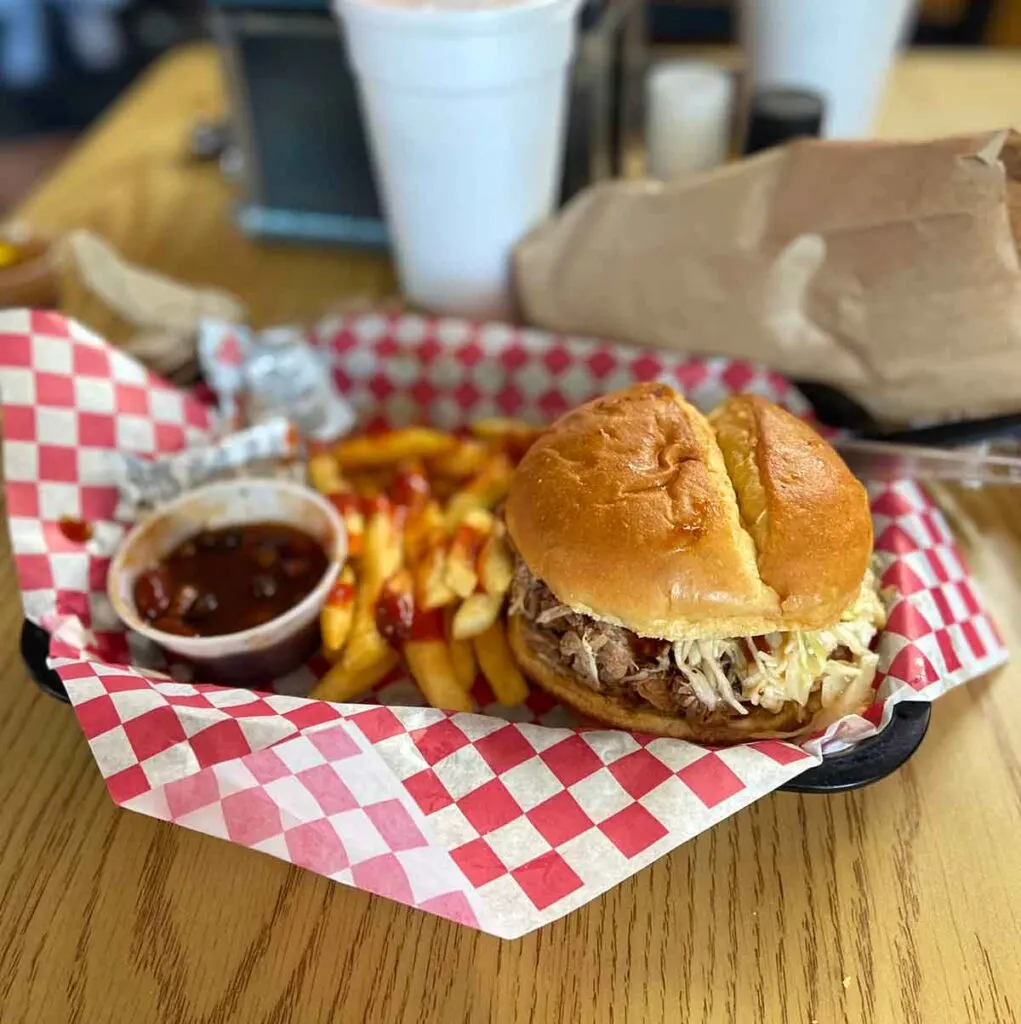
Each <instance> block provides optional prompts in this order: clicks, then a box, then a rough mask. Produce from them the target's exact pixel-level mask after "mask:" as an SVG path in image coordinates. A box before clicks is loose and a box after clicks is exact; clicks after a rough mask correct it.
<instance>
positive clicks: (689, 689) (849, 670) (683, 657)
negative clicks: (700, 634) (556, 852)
mask: <svg viewBox="0 0 1021 1024" xmlns="http://www.w3.org/2000/svg"><path fill="white" fill-rule="evenodd" d="M511 611H513V612H520V613H521V614H522V616H523V617H524V618H525V620H526V621H527V622H528V623H529V640H530V642H531V643H532V646H533V648H534V649H535V650H536V651H537V652H538V653H539V655H540V656H541V657H542V658H543V659H544V660H546V661H547V662H548V663H549V664H550V665H551V666H552V667H554V668H556V669H557V670H559V671H564V670H566V671H568V672H569V673H571V674H572V675H574V676H575V677H577V678H578V679H579V680H581V681H582V682H583V683H585V685H586V686H589V687H591V688H592V689H593V690H596V691H597V692H599V693H606V694H611V695H613V696H616V697H618V698H620V699H623V700H625V701H627V702H630V703H633V704H649V705H652V707H655V708H658V709H659V710H661V711H666V712H669V713H672V714H683V715H688V716H697V717H702V718H707V719H708V718H725V717H732V716H734V715H745V714H747V713H748V708H749V706H754V705H761V706H763V707H765V708H767V709H769V710H772V711H779V710H780V709H781V708H782V707H783V706H784V704H786V703H787V702H789V701H792V700H793V701H796V702H797V703H799V704H800V705H802V706H804V704H805V703H806V702H807V700H808V698H809V695H810V694H811V693H812V691H813V690H815V689H819V688H821V691H822V692H821V699H822V703H823V704H824V705H826V704H827V703H828V702H829V701H830V700H831V699H835V697H836V696H837V695H839V692H840V691H841V690H842V689H843V688H844V686H845V685H846V683H847V681H848V680H849V679H851V678H853V677H857V675H858V674H859V673H860V672H861V671H862V670H863V668H865V667H872V665H873V664H874V660H875V655H874V654H872V653H871V651H870V650H869V646H870V644H871V642H872V639H873V637H874V636H875V634H876V631H877V629H878V628H880V627H881V626H882V625H883V622H884V621H885V610H884V608H883V605H882V603H881V602H880V600H879V597H878V594H877V593H876V588H875V582H874V579H873V577H872V574H871V573H867V574H866V577H865V580H863V582H862V588H861V592H860V594H859V596H858V599H857V600H856V601H855V603H854V604H853V605H852V607H851V608H850V609H848V611H847V613H845V615H844V617H843V619H842V621H841V622H840V623H838V624H837V625H836V626H834V627H833V628H832V629H830V630H824V631H820V632H813V633H771V634H769V635H767V636H765V637H737V638H733V639H727V640H679V641H676V642H674V643H670V642H669V641H666V640H656V639H649V638H645V637H640V636H638V635H637V634H635V633H632V632H631V631H630V630H627V629H625V628H624V627H622V626H616V625H613V624H612V623H608V622H601V621H599V620H598V619H593V618H591V617H589V616H587V615H582V614H580V613H578V612H574V611H572V610H571V609H570V608H569V607H568V606H567V605H565V604H562V603H561V602H560V601H558V600H557V598H556V596H555V595H554V594H553V592H552V591H551V590H550V589H549V588H548V587H547V586H546V585H545V583H543V582H542V581H541V580H539V579H537V578H536V577H535V576H533V575H532V573H531V572H530V571H529V569H528V567H527V566H526V565H525V563H524V561H523V560H522V559H521V558H518V560H517V563H516V567H515V574H514V583H513V586H512V589H511ZM870 659H871V660H870Z"/></svg>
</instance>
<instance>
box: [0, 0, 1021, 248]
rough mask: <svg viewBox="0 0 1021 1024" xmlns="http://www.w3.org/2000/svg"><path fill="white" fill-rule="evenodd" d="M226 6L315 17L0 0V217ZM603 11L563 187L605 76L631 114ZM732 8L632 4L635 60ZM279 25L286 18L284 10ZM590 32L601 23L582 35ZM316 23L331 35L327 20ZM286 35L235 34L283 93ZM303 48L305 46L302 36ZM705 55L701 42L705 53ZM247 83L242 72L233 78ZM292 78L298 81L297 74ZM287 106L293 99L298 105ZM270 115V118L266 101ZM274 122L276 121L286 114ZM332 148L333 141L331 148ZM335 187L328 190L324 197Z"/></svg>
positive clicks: (367, 197) (581, 81)
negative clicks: (134, 84)
mask: <svg viewBox="0 0 1021 1024" xmlns="http://www.w3.org/2000/svg"><path fill="white" fill-rule="evenodd" d="M891 2H895V3H900V2H901V0H891ZM833 4H834V0H827V2H826V3H822V4H820V5H821V6H824V7H831V6H833ZM228 6H232V7H233V8H234V10H235V12H237V11H240V10H242V9H243V8H244V7H246V6H247V7H249V8H252V9H256V8H261V9H262V10H261V14H262V16H263V17H264V18H265V19H267V20H266V21H264V23H263V24H264V26H265V25H268V24H271V23H276V24H278V22H276V21H275V19H276V18H277V17H278V16H279V15H280V14H281V12H283V13H285V14H286V15H288V16H290V17H291V18H292V19H297V18H298V16H299V14H300V9H301V8H304V11H305V15H306V16H307V15H308V12H309V11H312V12H317V11H318V12H320V14H322V15H323V17H324V18H325V17H328V16H327V15H325V8H326V4H325V0H273V2H268V0H248V2H247V4H246V3H245V2H242V0H233V2H232V0H0V216H2V215H3V213H4V211H5V210H10V209H12V208H13V206H14V205H15V204H16V203H17V202H18V201H20V200H21V199H22V198H23V197H24V196H25V194H26V193H27V192H28V190H29V189H30V188H31V187H32V186H33V185H34V184H35V183H37V182H38V181H40V180H41V179H42V178H43V177H45V175H46V174H47V173H48V172H49V171H50V170H51V169H52V168H53V167H54V166H56V164H57V163H58V162H59V161H60V160H61V159H62V157H63V156H64V154H65V153H66V152H67V150H68V149H69V148H70V145H71V144H72V143H73V141H74V139H75V138H76V137H77V135H78V134H79V133H80V132H81V131H82V130H83V129H84V128H86V127H87V126H88V125H89V124H91V123H92V122H93V121H94V120H95V119H96V118H97V117H98V116H99V115H100V114H101V113H102V112H103V111H104V110H105V109H106V108H107V107H108V106H109V104H110V103H111V102H112V101H113V100H114V99H115V98H116V97H117V96H118V95H119V94H120V93H121V92H122V91H123V90H124V89H125V88H126V87H127V86H128V85H129V84H130V83H131V81H132V80H133V79H134V78H135V77H136V76H137V75H138V73H139V72H140V71H142V70H143V69H144V68H145V67H146V66H147V65H148V64H149V63H150V62H151V61H152V60H153V59H154V58H155V57H157V56H159V55H160V54H162V53H163V52H165V51H167V50H169V49H171V48H173V47H174V46H175V45H177V44H179V43H182V42H186V41H189V40H194V39H198V38H202V37H204V36H206V35H208V34H209V21H210V18H209V10H210V9H214V8H215V9H224V8H227V7H228ZM612 7H613V4H612V3H609V2H607V0H594V2H590V3H589V4H588V5H587V6H586V13H585V15H584V18H585V19H587V21H586V24H585V25H584V26H583V29H585V30H586V31H583V39H584V42H583V44H582V46H581V51H580V53H581V59H580V61H579V65H578V68H579V71H578V74H576V76H575V95H574V96H573V97H572V108H573V109H574V111H575V115H576V116H575V117H574V118H572V122H571V126H570V129H569V137H568V156H567V165H568V171H569V173H568V175H567V176H566V177H565V183H564V192H565V194H571V193H572V192H574V191H576V190H577V188H578V187H580V186H581V185H583V184H584V183H585V181H586V180H588V178H589V177H590V176H593V177H599V176H603V175H606V174H615V173H619V172H620V169H621V168H620V167H619V166H618V163H619V160H618V158H617V157H616V156H614V154H617V153H619V151H620V150H619V147H620V141H621V140H620V138H619V124H618V125H617V126H614V123H613V122H611V121H607V120H606V119H605V117H604V116H603V114H601V113H599V112H600V111H601V110H602V111H604V112H605V110H606V109H607V103H608V97H607V83H609V87H610V89H611V90H612V91H613V93H614V94H615V95H618V96H619V95H620V94H621V92H622V91H627V90H630V93H629V98H628V99H626V100H624V101H623V104H624V107H623V117H624V119H625V123H626V122H627V118H631V120H632V123H633V122H634V119H635V118H636V117H637V116H638V114H639V113H640V107H641V101H640V95H641V81H640V76H638V79H637V81H632V78H631V76H629V75H628V74H624V75H622V74H621V68H622V67H623V66H624V65H623V64H622V62H621V47H622V46H624V45H625V44H624V43H623V41H622V38H621V36H620V35H619V34H617V33H616V32H614V31H605V28H606V26H608V25H609V24H610V22H611V21H612V20H613V19H612V18H609V17H608V16H607V12H608V11H609V10H610V9H611V8H612ZM619 8H620V5H619V4H618V5H617V9H618V10H619ZM739 8H740V0H644V4H643V5H642V7H641V8H640V10H641V14H642V20H644V24H645V29H646V31H647V38H648V41H649V44H650V48H649V51H648V54H647V56H648V59H649V60H658V59H659V58H660V56H663V57H665V58H668V59H669V58H673V57H675V56H676V55H677V51H676V50H675V49H674V47H676V46H680V47H683V48H684V49H683V52H682V55H683V56H692V55H695V56H696V57H697V59H703V58H702V56H701V55H699V54H698V53H697V51H698V49H700V48H703V47H706V46H709V47H715V46H719V45H724V46H727V45H730V46H732V45H733V44H734V43H735V42H736V41H737V39H738V37H739ZM292 24H293V25H295V26H298V22H297V20H294V21H292ZM306 24H308V23H307V22H306ZM594 28H596V29H597V28H603V29H604V31H591V30H592V29H594ZM328 31H329V32H331V33H334V30H333V29H332V26H331V27H330V28H329V30H328ZM295 34H296V33H295V32H293V31H291V32H290V42H287V38H286V36H287V34H286V33H285V34H283V35H281V34H278V35H276V36H274V35H273V33H272V32H271V33H270V36H269V38H268V39H267V38H266V36H265V32H264V33H263V38H262V40H261V42H260V41H257V40H255V39H254V38H248V39H246V41H245V42H244V45H243V50H244V53H243V58H244V61H245V62H246V63H252V64H253V65H256V66H258V67H259V68H260V69H261V73H262V74H263V75H264V76H265V77H264V79H263V80H262V81H263V85H264V86H267V87H272V82H273V81H274V79H278V78H279V77H280V76H281V75H283V76H284V78H285V79H290V81H289V84H288V89H289V90H293V93H294V94H295V95H296V94H297V93H299V92H300V91H301V86H300V81H299V76H289V75H287V70H288V68H289V67H290V68H294V67H295V64H294V63H293V62H289V56H288V54H289V53H290V54H291V55H292V56H293V52H294V48H295V47H298V46H299V44H298V43H297V42H295V40H294V35H295ZM297 34H299V35H300V32H299V33H297ZM906 37H907V38H908V39H909V40H910V42H911V43H912V44H920V45H937V46H953V47H978V46H1021V0H920V2H919V4H918V7H917V13H916V17H915V19H914V24H913V25H912V26H910V28H909V30H908V32H907V33H906ZM222 38H223V37H221V39H222ZM239 45H240V44H239ZM301 45H302V46H306V44H301ZM335 45H336V39H335V33H334V34H333V35H331V36H330V37H329V38H327V37H326V35H323V36H322V37H321V39H320V42H319V49H320V52H319V54H318V55H317V56H314V60H313V63H314V64H315V66H316V67H315V68H310V69H309V71H310V72H314V74H319V73H321V72H323V71H324V69H325V70H328V71H329V73H331V74H332V75H333V76H334V78H335V77H336V75H337V74H338V69H337V65H336V64H335V63H333V61H334V55H335V53H336V49H335ZM288 48H290V50H288ZM305 52H306V55H307V54H308V52H309V50H308V47H307V46H306V50H305ZM719 53H720V51H718V50H717V51H715V52H714V54H713V57H712V59H716V57H717V56H718V55H719ZM735 54H736V51H731V54H730V56H728V57H725V58H723V62H724V63H726V64H727V66H730V67H733V66H736V64H737V59H736V56H735ZM316 68H318V69H319V70H318V71H317V70H316ZM607 69H609V71H608V74H607V73H606V71H607ZM314 74H313V77H312V81H314V80H315V78H314ZM250 79H251V76H250V75H248V74H246V75H245V80H246V81H247V80H250ZM304 80H305V82H306V87H307V82H308V81H309V78H308V76H304ZM274 88H275V87H274ZM307 95H308V94H307V92H306V96H307ZM251 98H254V96H253V97H251ZM331 102H332V107H333V109H332V111H331V112H330V113H329V116H330V117H332V118H333V119H334V120H337V119H338V118H343V117H347V118H349V119H353V118H356V117H357V116H358V115H357V111H356V104H355V103H354V96H353V93H349V94H348V96H347V100H346V101H345V100H344V93H343V92H341V91H338V92H336V93H335V94H334V97H333V100H332V101H331ZM345 102H347V104H348V106H347V107H344V103H345ZM236 104H237V98H236V97H235V105H236ZM306 106H308V105H307V104H306ZM317 106H319V104H311V107H310V108H309V109H306V110H305V111H304V115H303V116H306V117H311V116H312V115H313V113H314V109H315V108H316V107H317ZM341 108H343V109H341ZM260 109H263V110H265V109H267V108H265V107H262V108H260ZM301 109H302V108H301V105H300V104H299V106H298V110H299V111H301ZM345 110H346V111H347V113H345ZM352 111H354V112H352ZM737 113H739V112H736V113H735V116H737ZM270 114H271V115H273V110H272V109H270ZM285 114H286V104H283V105H280V106H278V107H277V108H276V114H275V115H274V116H277V117H279V116H283V115H285ZM582 115H584V116H582ZM271 119H272V117H271ZM278 127H280V126H279V125H278ZM282 127H283V128H284V129H286V128H287V127H288V125H287V123H286V121H285V123H284V125H283V126H282ZM206 129H207V130H206V131H205V134H203V133H202V132H200V133H199V138H198V139H197V140H196V147H197V149H198V150H199V151H203V152H205V154H206V155H207V156H208V155H213V156H217V155H219V154H220V153H221V151H223V150H224V147H225V143H226V142H227V141H228V139H226V138H225V137H224V133H223V131H222V126H221V125H212V126H206ZM349 141H350V140H349ZM342 142H343V140H341V142H340V143H338V142H336V140H335V141H334V142H333V143H330V146H326V144H325V142H324V143H323V145H324V148H326V149H329V148H330V147H331V146H332V147H333V148H336V147H337V145H341V144H342ZM343 155H344V156H345V157H347V158H350V159H349V161H348V168H349V170H348V176H347V177H346V178H345V180H344V186H343V187H344V188H349V189H350V193H351V194H350V196H349V197H347V198H346V199H345V200H344V201H345V203H346V202H347V200H348V199H351V200H352V207H353V208H354V209H356V210H357V209H358V208H359V205H360V206H361V208H362V209H363V211H364V212H365V217H364V220H365V222H367V223H374V224H375V225H376V227H375V228H374V230H375V233H376V234H377V235H379V234H381V232H380V230H379V227H378V219H375V217H376V213H377V212H378V211H376V210H375V209H374V208H373V204H374V202H375V199H374V195H373V191H372V188H371V178H370V175H369V173H368V166H367V159H366V155H365V154H364V152H363V153H362V156H361V158H360V160H359V159H354V158H353V157H352V156H351V154H350V153H346V152H345V154H343ZM286 156H287V154H286V147H283V146H277V147H274V148H273V150H272V151H271V152H265V153H263V154H262V155H261V159H262V160H263V162H264V163H266V164H267V166H269V167H270V169H271V171H273V172H274V173H273V176H272V182H273V183H277V182H278V181H280V180H281V177H286V176H285V175H284V176H281V175H279V174H278V173H277V172H279V170H280V168H279V167H278V166H277V164H279V163H280V162H281V161H283V163H284V164H286V163H287V159H286ZM340 156H341V154H340V153H339V151H338V152H336V153H333V156H332V158H333V159H335V160H336V159H339V158H340ZM354 156H355V157H357V154H354ZM608 160H610V161H611V163H610V165H609V166H608V164H607V161H608ZM593 161H594V162H593ZM223 166H224V167H225V168H226V169H227V170H228V171H229V172H230V173H231V174H233V175H236V176H243V175H244V173H245V167H244V165H243V161H242V160H241V159H240V158H239V149H238V148H236V147H233V146H230V145H226V151H225V152H224V153H223ZM359 167H360V171H359ZM265 184H266V188H267V193H268V192H270V191H272V189H271V188H270V179H269V177H267V180H266V182H265ZM322 185H323V181H322V180H319V181H318V184H317V183H316V182H315V181H313V180H312V179H309V180H307V181H305V182H304V184H302V186H301V187H302V188H305V189H313V191H314V190H315V188H318V189H319V191H320V193H321V190H322ZM275 187H276V184H274V185H273V188H275ZM340 191H342V189H338V190H337V192H336V193H335V194H334V195H332V196H331V201H332V202H333V203H334V205H336V204H337V203H338V195H339V193H340ZM269 200H272V201H267V202H266V203H265V204H264V206H266V207H267V208H269V207H272V206H275V205H279V203H277V196H276V195H275V194H274V195H272V196H269ZM288 202H289V203H291V205H292V208H294V206H295V204H296V203H297V206H299V207H300V205H301V203H305V205H306V206H308V205H311V207H312V208H314V209H320V208H323V200H322V196H321V194H317V195H315V196H312V197H311V198H310V197H308V196H304V197H302V196H293V195H292V196H289V197H288ZM270 233H272V232H270Z"/></svg>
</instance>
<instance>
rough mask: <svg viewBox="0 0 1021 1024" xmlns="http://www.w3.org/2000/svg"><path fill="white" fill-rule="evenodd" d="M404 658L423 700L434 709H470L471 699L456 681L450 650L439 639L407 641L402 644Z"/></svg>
mask: <svg viewBox="0 0 1021 1024" xmlns="http://www.w3.org/2000/svg"><path fill="white" fill-rule="evenodd" d="M404 660H405V661H406V662H407V663H408V668H409V669H410V670H411V674H412V676H414V678H415V682H416V683H418V686H419V689H420V690H421V691H422V693H424V694H425V699H426V700H427V701H429V703H430V704H431V705H432V706H433V707H434V708H442V709H443V710H444V711H471V710H472V702H471V698H470V697H469V696H468V694H467V693H466V692H465V690H464V687H462V686H461V684H460V683H459V682H458V678H457V675H456V674H455V673H454V666H453V664H452V663H451V660H450V650H449V649H448V647H447V645H446V644H445V643H444V642H443V640H441V639H436V640H409V641H408V642H407V643H406V644H405V645H404Z"/></svg>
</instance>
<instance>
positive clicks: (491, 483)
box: [446, 453, 514, 532]
mask: <svg viewBox="0 0 1021 1024" xmlns="http://www.w3.org/2000/svg"><path fill="white" fill-rule="evenodd" d="M513 475H514V466H513V465H512V464H511V461H510V459H509V458H507V456H506V455H504V454H503V453H499V454H497V455H494V456H492V457H491V458H490V459H489V460H488V461H487V462H486V465H485V466H484V467H483V469H482V470H481V472H479V473H478V474H477V475H476V476H475V477H474V478H473V479H472V480H471V481H470V482H469V483H468V484H467V485H466V486H465V487H464V488H463V489H462V490H460V491H458V492H457V493H456V494H454V495H453V496H452V497H451V499H450V501H449V502H448V503H447V512H446V519H447V529H448V530H450V531H451V532H453V531H454V530H455V529H456V528H457V527H458V526H459V525H460V524H461V523H462V522H463V521H464V519H465V517H466V516H467V515H468V514H469V513H470V512H471V511H473V510H474V509H490V508H493V506H494V505H497V504H499V502H501V501H503V499H504V498H505V497H506V496H507V491H508V490H509V489H510V482H511V477H512V476H513Z"/></svg>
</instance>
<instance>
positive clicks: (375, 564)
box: [341, 499, 404, 672]
mask: <svg viewBox="0 0 1021 1024" xmlns="http://www.w3.org/2000/svg"><path fill="white" fill-rule="evenodd" d="M403 555H404V551H403V547H402V544H401V537H400V531H399V530H398V529H397V525H396V521H395V518H394V516H393V513H392V510H391V509H390V507H389V502H388V501H386V500H385V499H383V500H381V501H380V502H379V503H378V507H377V509H376V511H375V512H374V513H373V514H372V516H371V517H370V519H369V522H368V523H367V524H366V527H365V538H364V547H363V550H362V562H361V579H360V580H359V587H358V594H357V597H356V599H355V611H354V621H353V622H352V624H351V632H350V636H349V637H348V641H347V645H346V646H345V648H344V654H343V657H342V659H341V665H342V666H345V667H346V668H347V669H348V670H349V671H351V672H357V671H358V670H359V669H363V668H365V666H367V665H370V664H373V663H374V662H376V661H378V660H379V659H380V657H381V655H382V652H383V651H384V650H385V649H386V648H387V646H388V645H387V642H386V641H385V640H384V639H383V638H382V637H381V636H380V635H379V630H378V629H377V628H376V602H377V601H378V600H379V595H380V592H381V591H382V589H383V584H384V582H385V581H386V580H387V579H389V578H390V577H391V576H392V575H393V574H394V573H395V572H396V571H397V570H398V569H399V568H400V566H401V562H402V560H403Z"/></svg>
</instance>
